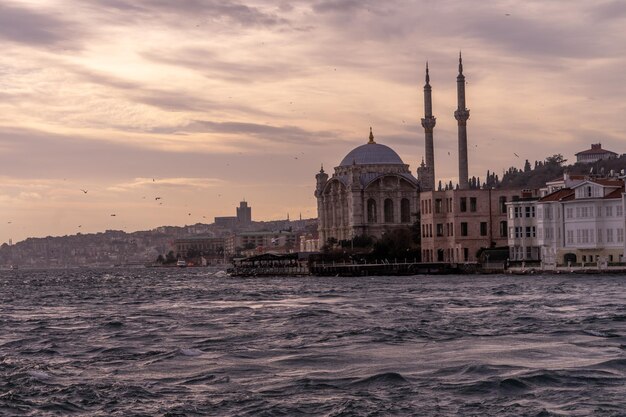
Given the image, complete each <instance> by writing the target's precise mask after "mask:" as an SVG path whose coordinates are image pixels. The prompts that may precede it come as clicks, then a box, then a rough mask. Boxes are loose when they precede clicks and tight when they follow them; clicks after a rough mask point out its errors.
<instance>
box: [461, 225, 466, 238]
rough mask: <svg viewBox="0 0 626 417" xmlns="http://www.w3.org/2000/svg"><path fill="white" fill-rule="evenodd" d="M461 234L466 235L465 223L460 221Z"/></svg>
mask: <svg viewBox="0 0 626 417" xmlns="http://www.w3.org/2000/svg"><path fill="white" fill-rule="evenodd" d="M461 236H467V223H466V222H461Z"/></svg>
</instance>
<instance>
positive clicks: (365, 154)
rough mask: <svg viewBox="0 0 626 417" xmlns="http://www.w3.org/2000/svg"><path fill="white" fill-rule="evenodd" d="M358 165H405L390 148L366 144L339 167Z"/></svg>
mask: <svg viewBox="0 0 626 417" xmlns="http://www.w3.org/2000/svg"><path fill="white" fill-rule="evenodd" d="M352 164H357V165H398V164H399V165H404V162H402V159H401V158H400V157H399V156H398V154H397V153H396V152H395V151H394V150H393V149H391V148H390V147H389V146H386V145H381V144H380V143H373V142H372V143H366V144H365V145H361V146H357V147H356V148H354V149H352V150H351V151H350V152H349V153H348V154H347V155H346V157H345V158H343V160H342V161H341V164H339V166H342V167H343V166H350V165H352Z"/></svg>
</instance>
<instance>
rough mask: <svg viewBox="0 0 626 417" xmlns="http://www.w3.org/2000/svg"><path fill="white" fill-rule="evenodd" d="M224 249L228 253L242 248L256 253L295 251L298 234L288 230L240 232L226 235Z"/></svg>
mask: <svg viewBox="0 0 626 417" xmlns="http://www.w3.org/2000/svg"><path fill="white" fill-rule="evenodd" d="M224 245H225V250H226V253H227V254H229V255H234V254H237V253H238V252H241V251H242V250H254V251H255V252H256V253H265V252H279V253H288V252H292V251H297V250H298V246H299V241H298V234H296V233H293V232H288V231H278V232H242V233H237V234H233V235H230V236H227V237H226V239H225V244H224Z"/></svg>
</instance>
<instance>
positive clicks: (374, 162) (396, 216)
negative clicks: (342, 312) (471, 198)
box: [315, 55, 469, 244]
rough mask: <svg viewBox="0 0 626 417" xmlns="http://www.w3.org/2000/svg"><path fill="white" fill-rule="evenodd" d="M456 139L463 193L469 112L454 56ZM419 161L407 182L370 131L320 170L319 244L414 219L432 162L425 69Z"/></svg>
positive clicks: (377, 233)
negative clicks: (422, 152)
mask: <svg viewBox="0 0 626 417" xmlns="http://www.w3.org/2000/svg"><path fill="white" fill-rule="evenodd" d="M457 98H458V109H457V110H456V111H455V112H454V116H455V118H456V120H457V121H458V126H459V129H458V138H459V188H460V189H467V188H469V187H468V173H467V133H466V130H465V125H466V121H467V119H468V118H469V110H468V109H466V108H465V77H464V76H463V63H462V59H461V56H460V55H459V75H458V77H457ZM424 113H425V114H424V118H423V119H422V120H421V122H422V127H423V128H424V132H425V161H424V159H423V160H422V164H421V166H420V167H419V168H418V169H417V172H416V176H413V174H412V173H411V171H410V169H409V165H407V164H405V163H404V162H403V161H402V159H401V158H400V156H398V154H397V153H396V152H395V151H394V150H393V149H391V148H390V147H388V146H386V145H383V144H381V143H377V142H376V141H375V140H374V135H373V132H372V129H371V128H370V134H369V140H368V141H367V143H365V144H363V145H360V146H357V147H356V148H354V149H353V150H351V151H350V152H348V154H347V155H346V156H345V158H343V160H342V161H341V163H340V164H339V166H337V167H335V169H334V173H333V174H332V176H329V175H328V174H327V173H326V172H325V171H324V168H323V167H322V168H321V169H320V171H319V173H318V174H317V175H316V176H315V178H316V180H317V184H316V188H315V197H316V198H317V212H318V232H319V239H320V240H319V241H320V244H324V243H325V242H327V241H328V239H329V238H335V239H337V240H346V239H352V238H353V237H355V236H361V235H365V236H374V237H381V236H382V235H383V234H384V233H385V232H387V231H391V230H393V229H395V228H406V227H407V226H410V225H412V224H414V223H415V222H416V220H418V219H419V216H420V192H424V191H433V190H434V182H435V162H434V146H433V129H434V127H435V123H436V119H435V117H434V116H433V114H432V99H431V86H430V77H429V74H428V64H426V84H425V85H424Z"/></svg>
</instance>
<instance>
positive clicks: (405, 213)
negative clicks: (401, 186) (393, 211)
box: [400, 198, 411, 223]
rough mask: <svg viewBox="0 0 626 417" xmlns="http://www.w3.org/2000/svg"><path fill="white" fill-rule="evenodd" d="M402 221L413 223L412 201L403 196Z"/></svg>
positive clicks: (401, 205) (401, 202)
mask: <svg viewBox="0 0 626 417" xmlns="http://www.w3.org/2000/svg"><path fill="white" fill-rule="evenodd" d="M400 221H401V222H402V223H411V202H410V201H409V199H408V198H403V199H402V200H401V201H400Z"/></svg>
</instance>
